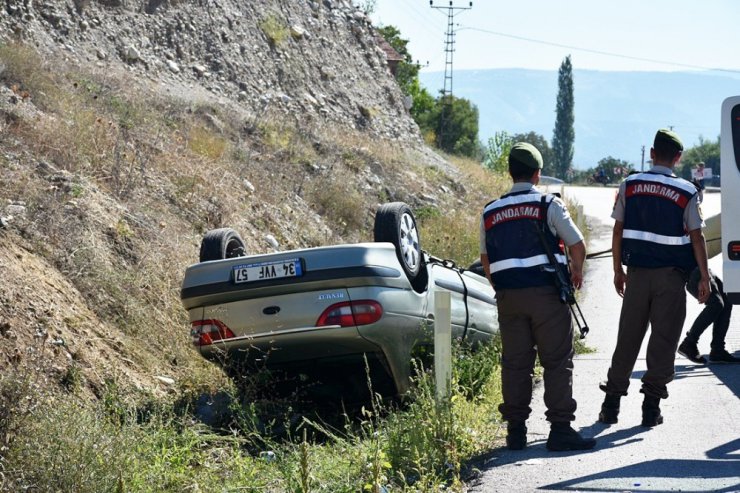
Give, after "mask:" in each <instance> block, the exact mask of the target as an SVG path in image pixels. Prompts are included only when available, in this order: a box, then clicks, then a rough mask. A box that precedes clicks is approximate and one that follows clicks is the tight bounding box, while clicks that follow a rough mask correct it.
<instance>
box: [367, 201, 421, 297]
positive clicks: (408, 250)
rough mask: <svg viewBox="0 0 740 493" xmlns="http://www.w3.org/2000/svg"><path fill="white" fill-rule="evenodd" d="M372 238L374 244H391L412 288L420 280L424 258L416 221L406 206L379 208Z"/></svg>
mask: <svg viewBox="0 0 740 493" xmlns="http://www.w3.org/2000/svg"><path fill="white" fill-rule="evenodd" d="M374 237H375V241H376V242H389V243H393V246H394V247H395V248H396V257H398V261H399V262H400V263H401V267H402V268H403V272H404V273H405V274H406V277H407V278H408V280H409V282H411V284H412V285H414V287H418V286H417V281H419V280H420V278H421V273H422V272H426V270H425V269H423V268H422V267H423V263H424V256H423V254H422V250H421V242H420V240H419V230H418V229H417V227H416V219H415V218H414V214H413V213H412V212H411V209H410V208H409V206H408V205H406V204H405V203H403V202H391V203H388V204H383V205H381V206H380V208H379V209H378V211H377V212H376V213H375V228H374Z"/></svg>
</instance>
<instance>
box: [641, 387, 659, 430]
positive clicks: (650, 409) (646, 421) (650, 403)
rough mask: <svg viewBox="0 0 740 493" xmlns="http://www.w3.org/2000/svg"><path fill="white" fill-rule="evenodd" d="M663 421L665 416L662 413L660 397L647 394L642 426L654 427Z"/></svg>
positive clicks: (643, 403)
mask: <svg viewBox="0 0 740 493" xmlns="http://www.w3.org/2000/svg"><path fill="white" fill-rule="evenodd" d="M661 423H663V416H662V415H661V414H660V397H654V396H652V395H646V396H645V400H644V401H642V426H646V427H648V428H652V427H653V426H658V425H659V424H661Z"/></svg>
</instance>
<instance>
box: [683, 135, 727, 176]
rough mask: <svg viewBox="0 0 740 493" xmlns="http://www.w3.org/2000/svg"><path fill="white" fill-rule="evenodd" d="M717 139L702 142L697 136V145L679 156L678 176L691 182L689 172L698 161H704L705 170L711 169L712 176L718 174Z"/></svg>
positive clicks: (701, 138)
mask: <svg viewBox="0 0 740 493" xmlns="http://www.w3.org/2000/svg"><path fill="white" fill-rule="evenodd" d="M719 153H720V152H719V137H717V140H716V141H712V140H704V138H703V137H701V136H699V144H698V145H695V146H694V147H691V148H689V149H686V150H685V151H684V153H683V155H682V156H681V166H680V168H681V169H680V172H679V173H680V176H681V177H682V178H686V179H687V180H691V178H692V177H691V171H692V170H693V169H694V168H695V167H696V164H697V163H698V162H699V161H704V164H705V165H706V168H711V169H712V174H713V175H718V174H719V172H720V166H719Z"/></svg>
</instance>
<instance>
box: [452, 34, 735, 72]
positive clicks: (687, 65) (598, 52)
mask: <svg viewBox="0 0 740 493" xmlns="http://www.w3.org/2000/svg"><path fill="white" fill-rule="evenodd" d="M462 29H467V30H470V31H477V32H481V33H485V34H492V35H494V36H501V37H503V38H510V39H516V40H519V41H526V42H529V43H538V44H543V45H547V46H555V47H558V48H567V49H569V50H574V51H582V52H585V53H592V54H594V55H603V56H610V57H615V58H624V59H627V60H636V61H640V62H650V63H659V64H663V65H673V66H676V67H683V68H691V69H697V70H711V71H716V72H728V73H731V74H740V70H733V69H725V68H712V67H705V66H702V65H693V64H690V63H679V62H668V61H665V60H656V59H653V58H643V57H637V56H631V55H625V54H622V53H613V52H609V51H601V50H594V49H591V48H582V47H580V46H573V45H566V44H562V43H554V42H552V41H545V40H542V39H534V38H527V37H525V36H517V35H516V34H508V33H502V32H498V31H490V30H488V29H481V28H477V27H470V26H465V27H461V28H459V29H458V31H460V30H462Z"/></svg>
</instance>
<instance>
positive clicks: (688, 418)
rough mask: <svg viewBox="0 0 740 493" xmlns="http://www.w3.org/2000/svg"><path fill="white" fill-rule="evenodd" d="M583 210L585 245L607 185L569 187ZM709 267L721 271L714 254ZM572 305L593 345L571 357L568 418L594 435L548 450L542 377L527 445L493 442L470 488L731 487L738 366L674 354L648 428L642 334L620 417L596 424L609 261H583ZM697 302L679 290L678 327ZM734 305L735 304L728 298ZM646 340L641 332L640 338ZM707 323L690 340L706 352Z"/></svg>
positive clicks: (605, 362) (600, 240)
mask: <svg viewBox="0 0 740 493" xmlns="http://www.w3.org/2000/svg"><path fill="white" fill-rule="evenodd" d="M565 193H566V194H567V195H569V196H573V197H575V198H576V199H577V200H578V202H579V203H580V204H581V205H582V206H583V208H584V211H585V212H586V214H587V215H588V216H589V217H590V224H591V229H592V241H591V243H590V245H589V251H592V252H594V251H599V250H605V249H608V248H609V247H610V245H611V243H610V242H611V226H612V224H613V221H612V220H611V219H610V218H609V214H610V213H611V205H612V203H613V200H614V193H615V189H614V188H602V187H572V188H567V189H566V190H565ZM719 202H720V196H719V194H706V195H705V204H704V208H703V209H704V213H705V215H706V216H709V215H712V214H715V213H717V212H719ZM710 267H711V268H713V269H715V270H716V271H717V272H721V271H722V265H721V257H716V258H714V259H712V260H710ZM583 291H584V292H583V294H582V296H581V301H580V306H581V309H582V311H583V313H584V316H585V317H586V320H587V321H588V323H589V327H590V329H591V332H590V333H589V335H588V337H587V339H586V342H587V344H588V346H589V347H591V348H593V349H594V350H595V352H593V353H590V354H584V355H580V356H578V357H577V358H576V361H575V370H574V376H573V389H574V396H575V398H576V400H577V402H578V410H577V412H576V421H575V423H574V427H575V428H576V429H580V430H581V431H582V432H583V434H584V435H587V436H595V437H596V439H597V445H596V448H595V449H594V450H592V451H590V452H580V453H573V452H548V451H547V449H546V448H545V441H546V440H547V434H548V432H549V423H548V422H547V421H545V417H544V411H545V407H544V404H543V402H542V390H543V389H542V385H541V384H538V385H537V387H536V389H535V395H534V398H533V403H532V408H533V412H532V415H531V417H530V419H529V421H528V423H527V425H528V428H529V435H528V439H529V444H528V447H527V448H526V449H525V450H523V451H509V450H507V449H505V448H501V449H497V450H494V451H493V453H492V454H491V456H490V457H489V458H488V459H487V460H486V461H485V462H484V463H482V464H481V465H480V466H479V467H480V470H481V476H480V477H479V479H478V480H476V481H474V482H473V483H472V484H470V485H469V490H468V491H470V492H477V493H492V492H527V491H539V490H550V491H553V490H554V491H582V492H583V491H607V492H609V491H614V492H667V491H683V492H699V491H702V492H704V491H716V492H740V422H739V421H738V419H739V418H740V399H739V398H738V397H740V365H721V364H710V365H697V364H694V363H692V362H691V361H689V360H687V359H685V358H683V357H681V356H677V359H676V377H675V380H674V381H673V382H672V383H671V384H669V386H668V391H669V393H670V397H669V398H668V399H667V400H663V401H662V402H661V410H662V412H663V415H664V417H665V422H664V423H663V424H662V425H659V426H657V427H655V428H652V429H648V428H643V427H641V426H640V420H641V409H640V406H641V403H642V397H643V396H642V394H640V393H639V388H640V378H641V377H642V375H643V373H644V371H645V368H646V366H645V353H644V351H645V343H643V348H642V352H641V354H640V356H639V358H638V361H637V364H636V366H635V370H634V372H633V374H632V383H631V386H630V392H629V395H628V396H627V397H624V398H622V411H621V413H620V416H619V423H617V424H615V425H610V426H609V425H604V424H602V423H599V422H598V420H597V418H598V413H599V409H600V406H601V402H602V400H603V397H604V394H603V393H602V392H601V391H600V390H599V389H598V383H599V382H600V381H601V380H604V379H605V378H606V372H607V370H608V368H609V362H610V358H611V354H612V350H613V348H614V345H615V342H616V334H617V322H618V320H619V311H620V309H621V298H619V297H618V296H617V294H616V292H615V291H614V287H613V284H612V269H611V260H610V259H609V258H606V259H593V260H589V261H588V263H587V270H586V279H585V283H584V288H583ZM700 310H701V306H700V305H699V304H698V303H697V302H696V301H695V300H694V299H693V298H691V297H690V296H688V295H687V316H686V322H685V324H684V329H685V330H684V332H685V331H686V330H688V327H689V326H690V325H691V323H692V322H693V320H694V318H695V317H696V315H697V314H698V313H699V312H700ZM736 310H737V312H740V307H736ZM737 312H736V313H735V314H734V315H733V320H732V324H731V327H730V332H729V334H728V337H727V345H728V350H729V351H730V352H733V351H734V352H735V354H736V355H737V354H739V353H738V350H740V315H738V314H737ZM646 339H647V338H646ZM710 339H711V327H710V328H709V329H707V331H706V332H705V334H704V335H703V336H702V339H701V340H700V342H699V349H700V350H701V351H702V352H703V353H704V354H707V353H708V352H709V343H710Z"/></svg>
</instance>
